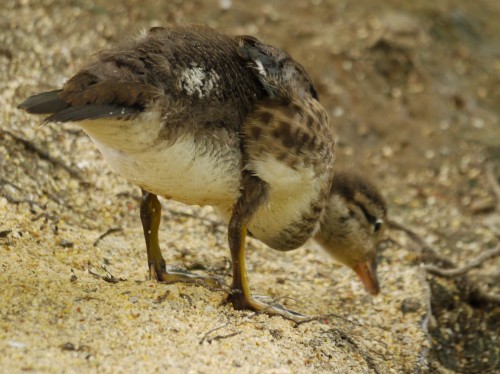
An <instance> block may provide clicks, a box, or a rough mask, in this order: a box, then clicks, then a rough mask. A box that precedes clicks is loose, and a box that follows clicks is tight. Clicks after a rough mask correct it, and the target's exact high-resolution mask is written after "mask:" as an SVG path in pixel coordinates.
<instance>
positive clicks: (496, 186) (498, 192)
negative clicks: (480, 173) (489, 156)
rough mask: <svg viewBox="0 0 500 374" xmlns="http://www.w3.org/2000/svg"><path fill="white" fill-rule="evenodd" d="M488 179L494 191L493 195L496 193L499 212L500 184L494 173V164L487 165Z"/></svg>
mask: <svg viewBox="0 0 500 374" xmlns="http://www.w3.org/2000/svg"><path fill="white" fill-rule="evenodd" d="M486 180H487V181H488V184H489V185H490V188H491V191H492V192H493V195H495V202H496V204H495V210H496V211H497V212H500V184H498V181H497V179H496V178H495V175H494V174H493V165H492V164H488V165H486Z"/></svg>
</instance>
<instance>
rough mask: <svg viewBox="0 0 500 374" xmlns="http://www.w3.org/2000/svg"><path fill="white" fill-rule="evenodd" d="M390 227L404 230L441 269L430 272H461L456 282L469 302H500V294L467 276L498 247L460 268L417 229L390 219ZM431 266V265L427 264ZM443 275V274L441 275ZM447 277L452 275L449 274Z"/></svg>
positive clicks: (425, 259)
mask: <svg viewBox="0 0 500 374" xmlns="http://www.w3.org/2000/svg"><path fill="white" fill-rule="evenodd" d="M388 227H389V228H391V229H394V230H398V231H402V232H404V233H405V234H406V235H408V237H409V238H410V239H411V240H413V242H415V243H416V244H417V245H418V246H419V249H420V252H421V258H422V260H423V261H424V262H426V263H430V264H432V265H430V266H433V268H434V269H439V270H438V271H434V272H433V271H432V270H431V271H429V273H433V274H435V275H441V274H440V272H441V273H442V272H443V271H444V272H446V271H451V272H452V273H453V272H458V273H460V274H456V275H454V277H455V278H457V279H459V280H460V282H458V281H457V282H456V285H457V287H458V288H459V289H460V290H461V293H462V295H463V296H462V298H463V299H464V300H466V301H467V302H470V303H493V304H500V295H496V294H490V293H488V292H486V291H484V290H483V289H482V288H481V287H480V286H479V285H478V284H477V282H475V281H473V280H472V279H470V278H469V277H468V276H467V272H468V271H469V270H471V269H473V268H475V267H477V266H479V265H480V264H482V263H484V261H486V260H487V259H489V258H491V257H494V256H497V255H498V253H496V250H497V249H498V248H497V247H496V248H494V250H491V251H490V252H487V253H486V254H482V255H481V256H479V257H478V258H476V259H474V260H473V261H471V263H470V264H468V265H466V266H465V269H463V268H458V267H457V266H456V264H454V263H453V262H452V261H450V260H449V259H448V258H446V257H443V256H441V255H440V254H438V252H437V251H436V250H435V249H434V248H432V247H431V246H430V245H429V244H427V243H426V242H425V240H424V239H423V238H422V237H421V236H420V235H418V234H417V233H416V232H415V231H413V230H411V229H409V228H407V227H406V226H404V225H402V224H400V223H397V222H394V221H389V222H388ZM476 262H480V263H479V264H478V265H475V264H476ZM436 263H438V264H439V266H440V267H437V266H435V264H436ZM427 266H429V265H427ZM441 276H442V275H441ZM447 277H450V276H449V275H447Z"/></svg>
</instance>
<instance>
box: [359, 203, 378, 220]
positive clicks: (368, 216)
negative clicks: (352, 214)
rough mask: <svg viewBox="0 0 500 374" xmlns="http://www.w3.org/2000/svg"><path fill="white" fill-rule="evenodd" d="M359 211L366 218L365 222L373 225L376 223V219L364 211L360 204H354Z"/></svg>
mask: <svg viewBox="0 0 500 374" xmlns="http://www.w3.org/2000/svg"><path fill="white" fill-rule="evenodd" d="M356 205H357V206H358V207H359V209H361V211H362V212H363V214H364V215H365V217H366V220H367V221H368V222H370V223H373V224H375V222H377V217H375V216H373V215H371V214H370V213H368V211H367V210H366V208H365V206H364V205H362V204H356Z"/></svg>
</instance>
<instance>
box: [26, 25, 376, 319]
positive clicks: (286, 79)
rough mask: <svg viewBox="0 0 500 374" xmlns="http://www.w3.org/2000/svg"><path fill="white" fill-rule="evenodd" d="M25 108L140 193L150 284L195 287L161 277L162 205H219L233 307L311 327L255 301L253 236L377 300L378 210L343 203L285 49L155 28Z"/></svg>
mask: <svg viewBox="0 0 500 374" xmlns="http://www.w3.org/2000/svg"><path fill="white" fill-rule="evenodd" d="M19 108H21V109H24V110H25V111H27V112H28V113H32V114H41V115H47V117H46V118H45V122H56V123H57V122H75V123H77V124H79V125H80V126H81V127H82V128H83V129H84V130H85V132H86V133H87V134H88V135H89V136H90V137H91V139H92V140H93V141H94V142H95V144H96V146H97V147H98V149H99V150H100V152H101V153H102V155H103V156H104V158H105V159H106V161H107V162H108V163H109V164H110V165H111V167H112V168H114V169H115V170H116V171H117V172H118V174H120V175H122V176H123V177H124V178H125V179H127V180H128V181H129V182H130V183H132V184H135V185H137V186H139V187H140V188H141V191H142V201H141V207H140V216H141V222H142V226H143V231H144V237H145V241H146V250H147V259H148V267H149V273H150V276H151V278H153V279H156V280H158V281H161V282H177V281H184V282H190V281H191V282H192V281H198V277H197V276H194V275H192V274H189V273H183V272H172V271H167V269H166V264H165V260H164V258H163V256H162V254H161V250H160V245H159V240H158V230H159V224H160V218H161V205H160V202H159V201H158V197H157V196H161V197H163V198H166V199H173V200H176V201H180V202H183V203H185V204H194V205H211V206H213V207H214V208H215V209H216V210H217V211H218V212H219V213H220V214H221V216H222V217H224V218H225V219H226V221H227V222H228V242H229V248H230V252H231V259H232V271H233V281H232V285H231V292H230V295H229V301H231V302H232V303H233V305H234V307H235V308H236V309H251V310H255V311H261V312H265V313H267V314H269V315H280V316H283V317H285V318H290V319H293V320H300V319H303V318H305V317H304V316H302V315H301V314H298V313H295V312H293V311H289V310H286V309H284V308H283V307H281V306H276V305H268V304H266V303H264V302H262V301H260V300H258V299H256V298H255V297H252V295H251V293H250V288H249V285H248V278H247V273H246V266H245V238H246V235H247V234H249V235H251V236H253V237H255V238H257V239H259V240H260V241H262V242H263V243H265V244H267V245H268V246H269V247H271V248H274V249H277V250H281V251H288V250H292V249H295V248H298V247H300V246H301V245H303V244H304V243H305V242H306V241H307V240H308V239H309V238H311V237H315V238H316V240H317V241H318V242H319V243H320V244H322V245H323V246H324V247H325V248H326V249H327V250H328V251H329V252H331V253H332V254H333V255H334V256H335V257H336V258H338V259H339V260H340V261H341V262H343V263H345V264H346V265H348V266H350V267H352V268H353V269H354V270H355V271H356V272H357V273H358V275H360V277H361V279H362V280H363V279H364V282H370V281H367V280H366V279H371V282H372V283H365V285H368V289H369V290H370V291H371V292H373V291H374V290H375V283H373V282H374V280H373V279H376V278H373V275H374V273H373V271H372V270H373V269H372V268H367V267H366V265H364V264H365V263H366V261H372V262H373V261H374V256H373V253H372V251H373V250H372V241H373V240H372V238H371V234H373V233H372V232H371V231H370V230H368V228H367V227H368V225H369V224H372V225H374V224H375V222H372V221H373V220H372V218H373V217H377V219H378V216H379V214H380V212H379V211H376V212H374V211H373V210H372V208H373V209H374V207H375V206H377V202H378V200H377V201H375V202H373V201H370V198H372V197H373V196H371V195H369V194H368V195H367V194H366V191H365V190H364V189H363V188H361V189H359V188H358V190H359V191H357V192H354V193H353V194H351V195H349V194H348V193H347V192H345V191H348V190H349V187H346V186H345V185H344V184H342V181H343V179H342V178H340V179H338V180H337V183H333V185H332V180H333V175H334V173H333V166H334V146H335V136H334V130H333V127H332V125H331V122H330V119H329V117H328V115H327V113H326V111H325V109H324V108H323V107H322V106H321V104H320V103H319V101H318V94H317V91H316V89H315V87H314V85H313V83H312V81H311V79H310V77H309V76H308V74H307V73H306V71H305V70H304V69H303V67H302V66H301V65H300V64H299V63H298V62H296V61H295V60H293V59H292V58H291V57H290V56H289V55H288V54H287V53H286V52H284V51H283V50H281V49H279V48H276V47H273V46H270V45H267V44H264V43H262V42H261V41H259V40H258V39H256V38H253V37H250V36H228V35H225V34H222V33H219V32H217V31H215V30H213V29H211V28H209V27H206V26H172V27H167V28H161V27H154V28H151V29H149V31H147V32H145V33H143V34H142V35H140V36H139V37H137V38H135V39H132V40H127V41H124V42H123V43H121V44H119V45H117V46H115V47H112V48H110V49H108V50H104V51H102V52H100V53H98V54H96V55H94V56H93V57H92V58H91V59H90V61H89V62H88V63H87V64H86V65H85V66H84V67H83V68H82V69H81V70H80V71H79V72H78V73H77V74H76V75H74V76H73V77H72V78H71V79H69V80H68V81H67V82H66V83H65V84H64V86H63V87H62V88H61V89H57V90H55V91H50V92H44V93H41V94H38V95H34V96H31V97H29V98H28V99H26V100H25V101H24V102H23V103H21V104H20V105H19ZM347 180H348V179H345V181H346V183H347ZM339 181H340V182H339ZM342 186H344V187H342ZM353 186H354V185H353ZM357 187H359V186H357ZM343 188H344V189H345V191H344V189H343ZM363 191H364V192H363ZM346 217H347V218H346ZM358 220H359V222H357V221H358ZM349 221H351V222H349ZM356 222H357V223H356ZM339 230H340V231H339ZM367 230H368V231H367ZM376 231H377V232H378V231H379V229H377V230H376ZM342 237H346V238H348V239H345V240H342ZM356 244H359V245H360V246H359V245H358V246H356ZM370 266H371V265H370ZM367 269H368V270H367ZM369 271H372V273H368V272H369ZM370 276H371V277H372V278H370ZM377 287H378V286H377Z"/></svg>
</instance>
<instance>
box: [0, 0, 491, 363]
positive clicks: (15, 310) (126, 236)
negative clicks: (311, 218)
mask: <svg viewBox="0 0 500 374" xmlns="http://www.w3.org/2000/svg"><path fill="white" fill-rule="evenodd" d="M233 3H236V2H231V1H228V2H227V1H211V2H209V1H207V2H192V3H191V2H182V1H172V2H165V3H161V2H158V1H134V0H128V1H123V2H120V3H119V4H118V3H116V4H115V3H114V2H106V1H98V2H95V3H93V2H92V1H72V2H57V1H51V0H45V1H34V0H33V1H30V0H24V1H11V0H4V1H3V2H2V12H1V13H2V15H1V16H0V82H2V83H1V84H0V85H1V86H2V88H1V90H0V107H1V109H0V115H1V117H0V121H1V129H2V132H1V133H0V166H1V169H0V192H1V193H0V285H1V289H0V372H4V373H15V372H54V373H60V372H145V373H146V372H167V371H168V372H173V373H175V372H192V373H198V372H199V373H211V372H238V373H257V372H259V373H261V372H266V373H288V372H298V373H306V372H325V373H327V372H328V373H370V372H377V373H390V372H394V373H411V372H419V371H421V370H424V369H425V368H426V366H427V353H428V349H429V337H428V335H427V331H426V327H427V323H428V320H429V308H430V305H429V289H428V285H427V283H426V281H425V272H424V271H423V270H422V269H421V268H420V267H418V266H417V265H415V257H416V255H415V254H413V253H412V252H411V250H409V249H411V248H412V245H411V243H410V241H409V240H408V239H407V238H406V237H405V236H404V235H402V234H398V233H394V232H393V233H388V240H387V241H386V242H385V243H384V245H383V252H382V253H381V261H380V266H379V274H380V279H381V283H382V293H381V295H379V296H378V297H375V298H372V297H370V296H368V295H366V294H365V292H364V291H363V289H362V287H361V285H360V284H359V282H358V281H357V280H356V279H355V278H354V277H353V274H351V272H350V271H349V270H348V269H345V268H341V267H339V266H338V265H335V264H334V263H333V261H332V260H331V259H329V258H328V257H327V256H326V255H325V254H324V253H322V252H321V250H319V249H318V248H316V247H315V246H314V245H307V246H305V247H304V248H301V249H299V250H296V251H293V252H289V253H279V252H274V251H272V250H270V249H268V248H266V246H264V245H263V244H261V243H259V242H258V241H254V240H250V241H249V244H248V254H247V262H248V271H249V277H250V285H251V288H252V289H253V291H254V292H255V293H257V294H265V295H268V296H271V297H272V298H275V299H276V300H277V301H279V302H280V303H281V304H284V305H285V306H287V307H289V308H292V309H294V310H296V311H298V312H301V313H305V314H308V315H311V316H321V317H320V318H318V320H315V321H312V322H309V323H305V324H301V325H295V324H294V323H292V322H290V321H286V320H284V319H282V318H278V317H274V318H271V317H268V316H265V315H255V314H254V313H252V312H248V311H235V310H233V309H232V307H231V305H226V304H224V303H223V301H224V299H225V291H224V290H223V289H221V290H209V289H206V288H204V287H199V286H193V285H182V284H173V285H164V284H157V283H155V282H152V281H149V280H147V269H146V259H145V257H146V253H145V246H144V243H143V236H142V229H141V226H140V221H139V211H138V197H139V191H138V189H137V188H135V187H133V186H131V185H129V184H127V183H126V182H125V181H124V180H123V179H121V178H120V177H118V176H116V175H114V174H113V172H112V171H111V170H110V169H109V168H108V166H107V165H106V164H105V163H104V161H103V160H102V158H101V156H100V155H99V153H98V152H97V150H96V149H95V147H94V145H93V144H92V142H91V141H90V140H89V139H88V138H87V137H86V136H85V135H84V134H83V133H82V132H81V131H80V130H79V129H78V128H76V127H74V126H71V125H54V124H45V125H41V126H40V125H38V122H37V121H36V119H34V118H33V117H30V116H28V115H25V114H24V113H21V112H20V111H18V110H17V109H16V108H15V106H16V104H17V103H19V102H20V101H21V100H22V99H23V98H25V97H27V96H28V95H30V94H34V93H36V92H39V91H43V90H49V89H54V88H57V87H59V86H60V85H61V84H62V83H63V82H64V81H65V79H66V78H67V77H68V76H70V75H71V74H72V73H73V72H75V70H76V69H77V67H78V66H79V65H80V64H81V63H82V61H83V60H84V59H85V57H86V56H88V54H90V53H93V52H95V51H97V50H99V49H102V48H105V47H106V46H108V45H109V44H110V43H112V42H114V41H116V40H120V39H121V38H122V36H124V35H125V34H136V33H138V32H139V31H140V30H141V29H142V28H143V27H147V26H153V25H161V24H165V23H167V22H174V21H185V22H202V23H208V24H210V25H212V26H215V27H220V28H223V29H225V30H227V31H229V32H233V33H240V34H256V35H258V36H260V37H264V38H265V39H266V40H267V41H269V42H274V43H275V44H277V45H282V46H284V47H286V48H287V49H288V50H289V51H290V52H292V54H294V55H298V58H299V60H301V61H303V62H304V65H305V66H306V68H308V69H309V68H311V71H312V75H313V79H314V80H316V81H317V82H319V88H320V94H322V95H323V96H324V97H326V104H325V105H326V106H327V107H328V110H329V112H330V113H331V114H332V116H335V117H341V116H343V115H345V118H347V121H344V125H345V126H347V125H349V123H351V126H352V129H353V130H350V129H348V127H345V128H344V130H341V131H340V134H341V137H340V143H339V146H340V148H339V152H340V153H339V156H340V157H339V162H341V163H342V162H345V163H346V164H349V163H351V164H352V163H353V162H354V163H355V162H359V163H360V165H361V164H362V163H363V164H364V165H365V169H371V170H372V175H375V176H378V177H379V178H378V180H376V181H378V184H379V185H380V184H382V183H385V186H384V194H385V195H386V196H387V197H388V200H389V204H390V208H391V209H392V213H393V214H394V215H396V216H397V217H396V218H402V219H408V220H409V221H412V222H419V223H424V224H425V223H426V222H429V220H428V219H427V218H426V217H428V212H429V209H432V206H431V208H429V206H428V205H426V203H425V201H427V202H429V201H428V200H426V199H428V196H429V195H430V193H428V191H427V192H426V190H425V188H424V189H423V190H422V191H420V192H418V191H417V189H416V188H414V187H409V186H408V185H410V186H415V185H418V183H419V181H420V180H421V179H419V178H422V176H424V175H425V176H426V178H430V179H432V178H433V177H432V175H430V174H429V175H428V174H425V173H427V171H426V170H427V169H422V173H421V174H419V173H420V171H419V170H420V169H418V168H415V167H414V164H412V165H413V166H408V167H407V168H403V170H405V172H407V174H404V175H403V174H400V176H401V177H398V176H396V175H395V173H396V171H397V170H399V172H400V173H401V169H395V168H392V167H391V166H390V165H391V157H392V155H393V152H397V149H403V148H398V146H396V148H391V147H390V145H391V144H397V142H395V143H390V141H389V140H386V141H384V140H383V138H384V136H387V137H388V139H389V135H387V129H384V128H383V127H380V126H379V127H377V126H378V125H377V120H376V119H374V120H373V122H369V121H368V122H366V123H367V126H368V127H364V125H363V124H361V125H358V124H356V122H355V120H353V118H356V117H353V116H352V115H351V114H350V113H349V109H348V108H349V107H348V105H349V102H351V103H353V105H357V104H356V103H357V102H358V101H359V100H363V98H362V95H361V96H360V97H358V98H356V97H354V96H355V95H354V96H352V97H350V98H349V99H347V97H346V96H342V95H340V96H338V95H337V94H338V92H340V91H339V90H341V87H340V86H339V85H338V84H339V83H333V82H336V79H337V78H339V77H335V72H334V71H337V72H339V71H344V72H348V71H349V69H350V66H349V63H350V62H349V61H347V62H345V64H344V65H340V64H339V63H338V59H337V60H336V61H337V62H334V64H333V65H332V69H330V68H328V67H324V65H321V66H320V67H318V65H317V64H323V63H324V62H325V61H327V60H329V59H330V58H331V56H339V54H342V53H343V52H342V51H345V50H346V46H347V45H350V46H352V48H351V47H349V50H350V51H351V52H352V55H350V57H349V58H351V59H353V60H354V59H356V58H357V56H358V57H359V56H360V54H359V53H360V50H361V49H362V47H360V43H361V44H362V43H364V42H362V41H366V38H367V35H365V34H366V33H367V32H368V34H370V32H369V30H368V31H367V30H366V29H363V28H362V27H360V28H359V29H357V27H354V26H353V25H358V22H361V21H359V20H360V19H363V18H357V17H353V11H352V9H351V10H349V9H346V8H345V7H344V5H342V4H341V2H338V1H337V2H335V1H331V2H327V3H328V4H326V3H325V4H323V5H324V7H323V8H321V6H316V5H314V6H313V5H311V7H310V8H308V7H303V6H296V7H292V8H290V7H286V6H285V5H284V3H283V4H281V3H280V4H277V5H276V7H275V6H273V5H266V4H265V3H266V2H260V1H250V2H247V4H245V5H236V4H233ZM313 3H318V4H319V3H321V2H311V4H313ZM112 4H114V5H112ZM227 4H229V5H230V6H231V7H230V9H229V10H225V7H226V5H227ZM343 11H344V12H345V14H346V17H347V16H349V17H353V18H349V20H350V21H347V19H348V18H345V20H346V21H345V22H344V21H343V20H342V17H340V16H339V14H343V13H341V12H343ZM368 13H369V12H368ZM287 15H289V16H290V15H293V16H294V17H295V18H293V17H291V16H290V18H287ZM302 17H304V18H303V19H302ZM363 17H365V18H364V19H370V15H369V14H366V13H365V14H364V15H363ZM302 20H303V21H304V22H302ZM351 21H352V22H351ZM363 22H364V21H363ZM363 22H361V23H363ZM410 23H411V22H410ZM363 24H365V23H363ZM325 28H326V29H325ZM324 30H328V32H332V33H334V35H336V39H335V41H332V39H331V38H330V37H329V36H328V35H326V34H322V33H324V32H325V31H324ZM363 30H364V31H363ZM399 31H400V30H399ZM410 31H411V30H410ZM363 32H364V33H365V34H363ZM390 32H392V31H391V30H388V35H389V36H390V35H391V34H390ZM396 32H398V30H396ZM363 35H364V36H363ZM417 36H418V35H417ZM419 38H420V36H418V38H416V39H418V40H420V39H419ZM330 42H331V43H332V44H331V47H330V44H327V43H330ZM356 43H357V44H356ZM348 55H349V54H347V55H344V56H348ZM346 74H351V73H346ZM352 74H354V75H356V74H355V73H352ZM354 75H353V76H352V77H351V78H352V80H357V81H359V77H354ZM351 78H349V79H351ZM342 79H343V78H342ZM344 82H345V81H344ZM417 88H418V87H417ZM374 97H375V99H373V100H372V101H370V103H369V104H367V105H368V106H367V108H366V112H367V113H368V112H369V110H373V113H377V114H376V117H375V118H382V117H383V115H384V113H378V112H377V111H376V110H374V109H375V108H376V107H377V104H376V102H377V100H379V99H378V98H377V97H376V96H374ZM338 98H340V99H339V100H337V99H338ZM391 100H392V99H391ZM374 103H375V104H374ZM391 105H392V104H391ZM419 105H420V104H419ZM421 107H422V108H424V107H425V105H424V104H422V105H421ZM384 108H385V109H384V112H385V113H387V108H388V107H387V106H385V107H384ZM414 110H416V111H417V112H418V108H416V109H415V108H414ZM431 110H434V109H432V106H431ZM346 111H347V112H346ZM396 112H397V111H396ZM360 113H362V114H361V115H364V114H363V112H362V111H360ZM398 113H400V112H398ZM365 114H366V113H365ZM367 117H370V114H369V113H368V114H367ZM399 120H400V119H399ZM399 120H398V121H399ZM407 121H408V122H407V123H409V125H408V126H409V128H418V126H417V125H418V124H415V123H413V122H411V120H410V119H408V120H407ZM485 121H486V122H484V123H485V124H484V123H483V125H485V126H488V124H489V122H488V121H487V120H485ZM341 122H342V121H341ZM423 122H425V119H422V123H423ZM397 123H400V122H397ZM370 126H371V127H370ZM412 126H413V127H412ZM354 129H355V130H354ZM372 133H373V134H375V135H374V137H371V135H368V136H367V135H366V134H372ZM384 134H385V135H384ZM418 136H421V135H418ZM410 138H411V136H410ZM352 139H362V140H359V143H357V144H354V143H352V144H347V145H346V141H348V140H352ZM381 139H382V140H381ZM395 139H396V140H398V139H399V138H398V137H397V136H396V137H395V138H394V137H393V138H392V140H395ZM23 140H27V141H29V142H30V144H35V145H36V146H37V147H38V148H37V149H33V147H31V146H30V145H28V144H26V142H24V141H23ZM363 142H364V143H363ZM384 142H385V143H386V144H385V145H384ZM384 147H385V148H384ZM409 148H412V147H409ZM394 149H396V151H395V150H394ZM415 149H416V151H418V150H419V148H418V146H416V147H415ZM370 152H372V153H370ZM353 153H354V154H355V155H356V157H354V156H353ZM46 155H49V156H50V160H49V159H47V157H44V156H46ZM54 160H56V162H54ZM348 160H349V161H348ZM472 160H474V158H472ZM372 162H378V165H382V164H383V165H386V166H384V167H383V168H382V167H381V168H380V169H377V168H376V167H375V168H374V167H373V164H372ZM394 164H395V165H397V164H398V163H397V160H394ZM66 166H67V167H66ZM67 169H69V170H71V171H75V173H73V172H68V170H67ZM377 170H378V171H377ZM450 173H451V174H453V173H454V169H453V168H451V172H450ZM453 175H455V174H453ZM412 183H413V184H412ZM436 199H438V200H437V201H436ZM430 204H434V206H435V208H434V210H437V211H442V213H441V216H439V219H440V221H439V222H441V223H440V224H442V227H445V226H446V227H452V226H447V225H451V223H452V222H453V220H452V219H453V217H456V214H459V213H456V214H455V213H453V212H451V213H449V214H448V212H447V211H446V212H445V211H443V210H442V208H443V207H446V206H447V202H446V201H441V200H439V197H436V196H435V197H434V200H433V201H430ZM410 211H411V212H412V213H409V212H410ZM450 222H451V223H450ZM110 229H118V230H116V231H115V232H113V233H110V234H109V235H107V236H105V237H104V238H102V239H101V240H99V241H98V242H97V243H95V242H96V240H97V239H98V238H99V237H100V236H101V235H102V234H104V233H106V232H107V231H108V230H110ZM225 235H226V231H225V226H224V225H223V224H221V223H220V222H219V220H218V218H217V217H216V216H215V214H214V213H213V212H212V210H211V208H208V207H205V208H197V207H186V206H183V205H180V204H177V203H175V202H165V201H163V221H162V225H161V242H162V248H163V253H164V255H165V258H166V259H167V263H168V264H169V265H170V266H173V267H178V268H193V269H199V270H195V271H198V272H199V273H200V274H212V275H217V276H219V277H221V278H222V279H224V281H225V283H226V284H227V285H229V284H230V282H231V278H230V271H229V266H228V258H229V250H228V248H227V243H226V238H225ZM478 236H481V238H482V239H481V240H482V242H487V241H488V240H490V239H491V238H492V237H493V236H492V235H491V234H490V233H489V232H478V233H477V236H476V237H478ZM103 268H105V269H107V272H109V274H108V273H107V272H106V271H105V270H104V269H103ZM92 273H97V274H100V275H101V276H100V277H99V276H95V275H92ZM110 274H111V275H112V276H113V277H114V278H113V279H115V280H116V281H117V282H116V283H110V282H107V281H106V280H105V279H108V280H109V276H110ZM106 276H108V278H106ZM408 306H410V307H408ZM403 310H404V312H403Z"/></svg>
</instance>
